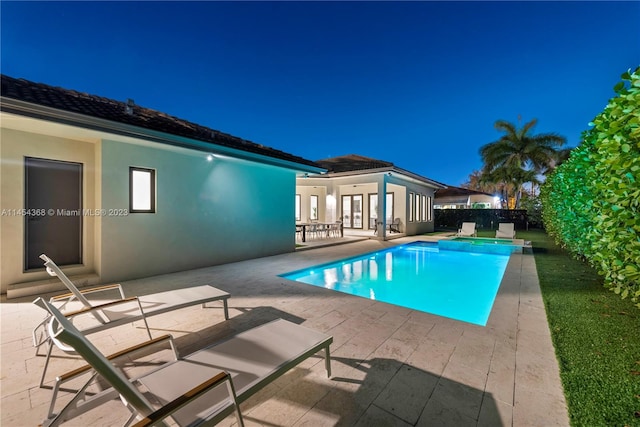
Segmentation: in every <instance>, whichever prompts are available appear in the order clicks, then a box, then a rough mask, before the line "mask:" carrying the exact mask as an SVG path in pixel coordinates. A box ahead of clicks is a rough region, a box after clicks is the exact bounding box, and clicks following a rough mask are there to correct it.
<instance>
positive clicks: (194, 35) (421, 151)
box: [0, 1, 640, 185]
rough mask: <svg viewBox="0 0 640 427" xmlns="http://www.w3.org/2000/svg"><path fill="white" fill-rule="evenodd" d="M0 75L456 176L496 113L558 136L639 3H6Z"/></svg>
mask: <svg viewBox="0 0 640 427" xmlns="http://www.w3.org/2000/svg"><path fill="white" fill-rule="evenodd" d="M0 8H1V9H0V13H1V20H2V21H1V24H2V28H1V37H2V40H1V43H2V45H1V48H2V51H1V60H2V63H1V69H2V72H3V73H4V74H8V75H10V76H12V77H22V78H26V79H29V80H33V81H36V82H41V83H46V84H51V85H55V86H62V87H65V88H68V89H75V90H78V91H82V92H88V93H91V94H95V95H100V96H104V97H108V98H113V99H118V100H121V101H125V100H126V99H127V98H132V99H134V100H135V102H136V103H137V104H138V105H141V106H144V107H149V108H154V109H157V110H160V111H163V112H166V113H169V114H171V115H174V116H178V117H181V118H184V119H187V120H190V121H193V122H196V123H199V124H202V125H206V126H209V127H212V128H214V129H218V130H220V131H223V132H228V133H231V134H233V135H236V136H239V137H242V138H245V139H249V140H252V141H254V142H257V143H260V144H264V145H268V146H271V147H274V148H277V149H280V150H283V151H287V152H290V153H292V154H296V155H299V156H302V157H305V158H308V159H310V160H319V159H322V158H326V157H333V156H338V155H344V154H351V153H356V154H360V155H364V156H369V157H373V158H377V159H382V160H388V161H391V162H393V163H395V164H396V166H399V167H402V168H405V169H408V170H411V171H412V172H415V173H418V174H421V175H424V176H427V177H429V178H432V179H435V180H438V181H441V182H444V183H446V184H449V185H459V184H461V183H462V182H464V181H465V180H466V179H467V177H468V176H469V174H470V173H471V172H472V171H473V170H474V169H479V168H480V167H481V166H482V162H481V159H480V156H479V154H478V149H479V148H480V147H481V146H482V145H483V144H485V143H488V142H492V141H495V140H496V139H498V138H499V137H500V134H499V133H497V132H496V131H495V130H494V128H493V124H494V122H495V121H496V120H498V119H504V120H509V121H512V122H517V120H518V116H521V117H522V120H523V122H524V121H528V120H530V119H532V118H534V117H536V118H538V120H539V124H538V126H537V127H536V131H537V132H556V133H559V134H561V135H563V136H565V137H566V138H567V139H568V142H569V144H568V145H569V146H575V145H577V144H578V143H579V141H580V133H581V132H582V131H584V130H586V129H587V128H588V123H589V121H591V120H592V119H593V118H594V117H595V116H596V115H597V114H598V113H600V112H601V111H602V110H603V108H604V107H605V105H606V103H607V101H608V99H610V98H611V97H612V96H614V92H613V90H612V88H613V86H614V85H615V84H616V83H617V82H618V81H619V77H620V74H622V73H623V72H624V71H626V70H627V69H629V68H635V67H636V66H638V65H639V64H640V24H639V22H640V2H637V1H636V2H573V1H571V2H401V3H399V2H204V1H201V2H189V3H187V2H179V3H178V2H176V3H174V2H117V1H116V2H64V3H63V2H31V1H26V2H7V1H2V2H1V3H0Z"/></svg>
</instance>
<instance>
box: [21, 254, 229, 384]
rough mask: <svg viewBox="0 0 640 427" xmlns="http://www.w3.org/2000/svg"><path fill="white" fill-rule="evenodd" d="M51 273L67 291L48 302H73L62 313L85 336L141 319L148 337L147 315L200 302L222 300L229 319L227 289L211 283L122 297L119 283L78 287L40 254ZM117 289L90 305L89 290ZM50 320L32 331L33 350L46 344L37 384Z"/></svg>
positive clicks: (48, 354) (42, 380)
mask: <svg viewBox="0 0 640 427" xmlns="http://www.w3.org/2000/svg"><path fill="white" fill-rule="evenodd" d="M40 258H41V259H42V260H43V261H44V265H45V267H46V268H47V272H48V273H49V274H50V275H51V276H57V277H58V278H59V279H60V281H62V283H64V285H65V286H66V287H67V289H68V290H69V293H68V294H64V295H59V296H56V297H52V298H51V300H50V302H51V303H61V307H59V308H62V309H64V308H66V307H68V306H69V304H70V303H74V305H75V308H78V309H77V310H72V311H65V315H66V316H67V317H68V318H70V319H74V321H76V320H75V319H77V323H76V326H77V327H78V328H79V329H80V330H81V331H82V332H83V334H85V335H88V334H92V333H95V332H99V331H102V330H105V329H109V328H113V327H116V326H120V325H123V324H126V323H132V322H135V321H138V320H141V321H143V322H144V326H145V328H146V330H147V334H148V335H149V338H151V332H150V331H149V325H148V324H147V318H148V317H150V316H154V315H159V314H164V313H168V312H171V311H174V310H179V309H182V308H186V307H191V306H194V305H202V307H205V304H206V303H209V302H214V301H222V303H223V309H224V318H225V319H227V320H228V319H229V308H228V299H229V297H230V295H229V293H228V292H225V291H223V290H220V289H218V288H215V287H213V286H210V285H201V286H195V287H188V288H180V289H174V290H170V291H165V292H158V293H155V294H150V295H144V296H141V297H129V298H124V293H123V292H122V287H120V285H109V286H101V287H99V288H93V289H88V290H82V291H81V290H79V289H78V288H77V287H76V286H75V285H74V284H73V282H72V281H71V280H70V279H69V278H68V277H67V275H66V274H64V272H62V270H61V269H60V267H58V266H57V265H56V264H55V263H54V262H53V261H52V260H51V259H50V258H49V257H47V256H46V255H44V254H43V255H40ZM114 288H117V289H119V291H120V295H121V296H122V298H120V299H117V300H115V301H109V302H107V303H101V304H92V302H91V301H89V300H88V299H87V297H86V295H87V294H89V293H96V292H100V291H106V290H111V289H114ZM49 321H50V315H47V317H45V318H44V320H42V321H41V322H40V323H39V324H38V325H37V326H36V327H35V328H34V330H33V333H32V335H33V344H34V346H35V347H36V353H37V352H38V349H39V347H40V346H41V345H42V344H45V343H48V349H47V359H46V361H45V366H44V370H43V372H42V377H41V379H40V387H42V385H43V384H44V379H45V374H46V372H47V368H48V366H49V361H50V358H51V351H52V348H53V343H52V341H51V339H50V336H49V334H47V331H46V325H47V323H48V322H49Z"/></svg>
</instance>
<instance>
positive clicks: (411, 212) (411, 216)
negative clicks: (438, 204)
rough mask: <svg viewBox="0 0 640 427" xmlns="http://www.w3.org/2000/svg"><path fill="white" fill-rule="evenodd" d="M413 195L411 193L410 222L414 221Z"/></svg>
mask: <svg viewBox="0 0 640 427" xmlns="http://www.w3.org/2000/svg"><path fill="white" fill-rule="evenodd" d="M413 201H414V199H413V193H409V221H413V212H414V210H413Z"/></svg>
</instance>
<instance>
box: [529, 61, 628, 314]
mask: <svg viewBox="0 0 640 427" xmlns="http://www.w3.org/2000/svg"><path fill="white" fill-rule="evenodd" d="M614 90H615V92H616V93H617V96H616V97H614V98H612V99H611V100H610V101H609V103H608V105H607V106H606V108H605V109H604V111H603V112H602V113H600V114H599V115H598V116H597V117H596V118H595V119H594V120H593V122H592V123H591V125H592V126H593V127H592V128H591V129H589V130H588V131H586V132H584V133H583V134H582V142H581V144H580V145H579V146H578V147H577V148H575V149H574V150H573V151H572V152H571V155H570V157H569V159H568V160H566V161H565V162H563V163H562V164H561V165H560V166H559V167H558V168H557V169H556V170H555V171H554V172H552V173H551V174H550V175H549V176H548V178H547V180H546V182H545V184H544V185H543V186H542V188H541V193H540V197H541V199H542V204H543V221H544V224H545V228H546V229H547V232H548V233H549V234H550V235H551V236H553V237H554V239H555V240H556V242H557V243H558V244H560V245H561V246H564V247H565V248H567V249H568V250H569V251H570V252H571V253H573V254H574V255H575V256H578V257H582V258H585V259H586V260H587V261H588V262H589V263H591V264H592V265H593V266H594V267H595V268H596V269H597V270H598V272H599V273H600V274H602V275H603V276H604V278H605V286H607V287H608V288H610V289H612V290H613V291H614V292H615V293H617V294H620V295H621V296H622V298H626V297H630V298H631V299H632V301H633V302H634V303H636V305H637V306H638V307H640V67H638V68H637V69H636V70H635V71H634V72H633V73H631V72H630V71H629V72H626V73H624V74H623V75H622V81H621V82H620V83H618V84H617V85H616V86H615V88H614Z"/></svg>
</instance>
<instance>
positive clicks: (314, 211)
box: [309, 196, 318, 220]
mask: <svg viewBox="0 0 640 427" xmlns="http://www.w3.org/2000/svg"><path fill="white" fill-rule="evenodd" d="M310 212H311V215H310V217H309V218H311V219H313V220H317V219H318V196H311V211H310Z"/></svg>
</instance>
